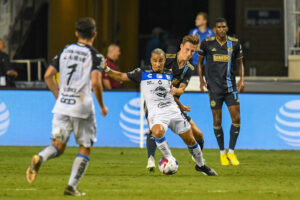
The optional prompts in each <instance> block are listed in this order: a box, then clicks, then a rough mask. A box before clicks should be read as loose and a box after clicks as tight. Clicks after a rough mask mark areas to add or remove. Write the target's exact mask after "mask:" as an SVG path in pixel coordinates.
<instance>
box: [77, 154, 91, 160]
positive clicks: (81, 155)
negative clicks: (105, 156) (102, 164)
mask: <svg viewBox="0 0 300 200" xmlns="http://www.w3.org/2000/svg"><path fill="white" fill-rule="evenodd" d="M76 157H83V158H85V159H87V160H88V161H90V158H89V157H88V156H86V155H83V154H80V153H79V154H77V156H76Z"/></svg>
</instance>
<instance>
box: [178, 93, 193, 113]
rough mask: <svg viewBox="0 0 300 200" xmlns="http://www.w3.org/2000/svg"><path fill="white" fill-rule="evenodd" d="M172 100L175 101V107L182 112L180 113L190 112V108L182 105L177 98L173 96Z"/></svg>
mask: <svg viewBox="0 0 300 200" xmlns="http://www.w3.org/2000/svg"><path fill="white" fill-rule="evenodd" d="M174 100H175V102H176V103H177V105H178V106H179V108H180V110H182V111H188V112H190V111H191V106H189V105H183V104H182V103H181V102H180V101H179V99H178V97H177V96H174Z"/></svg>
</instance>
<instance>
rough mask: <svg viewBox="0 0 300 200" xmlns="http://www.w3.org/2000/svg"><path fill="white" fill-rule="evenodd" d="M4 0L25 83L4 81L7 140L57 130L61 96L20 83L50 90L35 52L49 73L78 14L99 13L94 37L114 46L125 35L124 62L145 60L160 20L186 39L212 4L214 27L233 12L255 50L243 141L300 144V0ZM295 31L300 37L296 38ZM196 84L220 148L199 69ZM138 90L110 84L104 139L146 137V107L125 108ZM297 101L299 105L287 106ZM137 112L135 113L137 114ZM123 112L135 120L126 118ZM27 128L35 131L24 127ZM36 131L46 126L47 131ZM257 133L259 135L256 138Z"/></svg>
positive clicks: (201, 111) (23, 141) (199, 107)
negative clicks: (142, 111)
mask: <svg viewBox="0 0 300 200" xmlns="http://www.w3.org/2000/svg"><path fill="white" fill-rule="evenodd" d="M0 3H1V4H0V5H1V8H0V9H1V23H0V26H1V28H0V30H1V31H0V34H1V35H0V37H2V38H3V39H4V41H5V43H6V47H7V48H6V50H7V51H8V53H9V55H10V57H11V60H12V65H13V66H14V67H15V69H16V70H17V71H18V72H19V74H20V75H19V76H18V78H17V82H16V86H17V88H7V87H1V88H2V89H3V90H0V94H1V95H0V101H1V103H2V104H1V105H3V106H2V110H1V112H0V118H1V121H0V122H1V123H0V133H1V134H0V144H1V145H45V144H47V138H48V137H47V134H48V133H50V130H51V126H50V124H51V123H50V122H51V108H52V105H53V103H54V102H53V99H51V95H50V93H49V92H48V91H47V92H46V91H35V92H33V91H17V90H16V89H24V90H32V89H33V90H47V89H46V88H45V87H46V86H45V84H44V82H43V80H38V79H39V77H38V76H39V72H38V70H37V68H38V66H37V64H36V63H34V62H32V61H34V59H40V60H43V62H42V63H44V64H43V66H42V67H41V70H40V71H41V72H40V76H41V74H43V72H44V71H45V69H46V66H47V64H45V63H48V62H50V61H51V59H52V58H53V57H54V56H55V54H56V53H57V52H59V51H60V49H62V48H63V47H64V46H65V45H66V44H69V43H72V42H74V41H75V36H74V24H75V22H76V20H77V19H78V18H80V17H83V16H90V17H94V18H95V19H96V22H97V31H98V37H97V38H96V40H95V45H94V46H95V47H96V48H97V49H99V50H100V51H101V52H103V53H104V54H105V53H106V49H107V47H108V45H109V44H111V43H117V44H119V45H120V47H121V50H122V54H121V57H120V60H119V66H120V69H121V71H130V70H132V69H134V68H135V67H136V66H139V65H142V64H143V63H144V62H145V60H144V59H145V49H146V43H147V41H149V40H150V39H151V32H152V30H153V29H154V28H155V27H160V28H162V29H163V30H164V31H165V33H167V36H168V37H170V38H172V41H173V42H174V43H175V45H176V46H177V47H178V46H179V44H180V38H182V36H184V35H186V34H187V33H188V32H189V30H190V29H192V28H193V27H194V18H195V16H196V14H197V13H198V12H199V11H203V12H207V13H208V14H209V21H208V22H209V26H210V27H213V25H214V19H215V18H216V17H218V16H224V17H225V18H227V19H228V25H229V35H235V36H237V37H238V38H239V39H240V40H241V42H242V44H243V48H244V51H245V75H246V78H245V82H246V83H245V84H246V88H245V92H246V93H248V94H242V95H241V98H242V101H241V102H242V103H241V105H242V122H243V126H242V132H241V133H242V134H241V138H240V140H239V142H238V148H246V149H247V148H249V149H299V148H300V142H299V141H300V134H299V132H300V125H299V124H300V121H299V118H300V117H299V112H297V111H298V109H299V107H300V106H299V103H300V96H299V95H298V94H299V93H300V89H299V88H300V81H299V80H300V72H299V71H300V68H299V61H298V63H297V59H299V58H298V57H297V56H299V55H297V49H296V50H290V49H292V47H293V44H294V43H295V38H296V36H295V32H293V31H292V30H290V29H289V27H287V24H288V25H289V26H291V25H293V23H294V29H295V30H296V27H297V25H298V24H297V20H298V18H297V17H296V16H297V15H296V14H297V13H296V14H294V13H292V12H291V9H294V10H295V11H297V8H298V7H299V5H300V3H299V2H298V1H282V0H266V1H259V0H252V1H246V0H239V1H237V0H226V1H222V0H210V1H208V0H203V1H196V0H187V1H180V0H174V1H173V0H165V1H158V0H154V1H153V0H151V1H150V0H144V1H138V0H128V1H120V0H86V1H83V0H63V1H61V0H51V1H48V0H41V1H34V0H24V1H17V2H14V3H12V2H11V1H4V0H2V1H0ZM291 19H293V20H291ZM291 37H293V38H294V40H291V39H289V40H286V38H291ZM285 46H287V47H288V48H285ZM286 52H288V54H287V55H286ZM289 54H295V55H289ZM289 56H294V57H296V61H293V59H291V58H290V57H289ZM20 59H22V60H25V64H24V63H23V64H20V63H17V62H18V60H20ZM26 62H30V63H31V72H28V64H26ZM44 65H45V66H44ZM297 65H298V67H297ZM294 66H296V67H294ZM292 70H293V71H292ZM29 75H30V78H31V80H30V81H29V80H28V77H29ZM41 77H42V76H41ZM41 77H40V78H41ZM11 89H13V90H11ZM187 90H188V91H192V92H196V93H187V94H185V95H184V97H183V103H185V104H191V105H192V112H191V115H192V117H193V119H194V121H196V122H198V123H199V126H200V127H201V129H203V131H204V133H205V137H206V138H207V139H206V141H207V142H206V147H208V148H216V147H217V146H216V141H215V139H214V138H213V132H212V128H211V127H210V124H212V122H211V121H212V116H211V114H210V111H209V107H208V106H209V104H208V97H207V94H198V93H197V92H199V80H198V78H197V76H195V77H192V80H191V82H190V84H189V87H188V88H187ZM126 91H127V92H126ZM269 93H271V94H274V95H270V94H269ZM275 94H276V95H275ZM291 94H293V95H291ZM45 95H48V98H45V97H46V96H45ZM120 97H121V98H120ZM129 97H130V98H129ZM137 97H139V88H138V87H137V86H136V85H135V84H133V83H132V84H128V85H125V88H123V89H121V91H119V92H117V91H114V92H111V91H107V92H105V102H107V103H108V104H109V108H110V110H111V112H110V114H109V116H108V117H107V118H104V119H102V118H101V119H98V127H99V133H100V134H99V135H100V136H99V138H100V139H99V142H98V143H97V144H96V145H97V146H98V145H99V146H130V147H134V146H138V142H137V141H138V140H139V132H138V129H139V127H138V126H139V121H138V118H136V117H137V115H139V113H137V112H136V113H135V114H136V116H134V115H133V116H129V117H128V116H126V115H125V114H126V113H125V114H124V112H125V111H126V110H125V111H124V106H126V105H127V104H128V103H129V102H130V100H132V99H134V98H137ZM193 97H195V98H193ZM40 98H42V99H44V100H43V101H38V102H36V104H35V107H34V108H33V107H32V105H33V104H32V102H35V101H36V99H40ZM25 99H26V101H24V100H25ZM116 99H118V101H117V102H116ZM121 99H122V101H121ZM191 99H193V101H191ZM20 100H22V101H21V102H20ZM291 101H293V102H292V104H293V106H292V107H287V105H290V103H291ZM112 102H114V103H112ZM20 103H21V104H22V105H24V107H23V109H19V107H18V105H20ZM4 105H5V106H4ZM137 106H139V105H137ZM96 107H97V106H96ZM133 107H134V106H133ZM137 108H138V107H134V109H137ZM257 108H263V109H257ZM264 108H268V109H264ZM284 109H285V110H284ZM224 111H225V113H226V116H225V120H224V122H223V124H225V130H227V129H228V127H227V126H226V124H230V122H229V123H226V122H228V121H229V119H228V112H227V110H226V109H225V108H224ZM26 112H27V113H26ZM32 112H34V113H35V116H36V117H31V118H28V119H30V121H29V122H28V123H24V122H23V121H24V119H26V117H25V118H22V117H20V116H26V115H27V114H28V115H29V113H32ZM131 114H132V113H131ZM122 117H123V118H122ZM132 118H134V120H135V121H132V120H131V119H132ZM135 118H136V119H135ZM120 120H121V121H122V120H125V121H124V122H123V123H122V122H121V121H120ZM112 121H114V125H113V127H114V129H113V130H112V129H109V128H108V127H109V126H112V125H111V123H112ZM257 121H261V122H263V123H257ZM109 122H110V123H109ZM126 123H127V124H126ZM34 124H43V126H41V127H40V128H39V129H36V130H35V131H30V129H31V127H33V126H38V125H34ZM24 126H27V127H26V128H25V127H24ZM126 128H127V129H126ZM128 128H129V129H128ZM23 130H27V131H26V132H30V134H28V133H26V134H23V132H24V131H23ZM145 130H146V129H145ZM36 135H38V136H39V137H38V138H40V139H39V140H37V137H36ZM112 135H113V136H115V137H117V138H119V140H118V141H117V143H116V141H115V140H109V139H108V138H109V137H111V136H112ZM169 135H170V136H169V137H170V138H172V139H170V140H171V141H172V142H171V141H170V143H171V144H172V143H174V147H184V145H183V144H182V143H178V142H175V141H176V140H177V139H176V136H174V135H172V134H169ZM125 136H126V137H125ZM30 137H32V139H30ZM33 138H35V139H33ZM101 138H102V139H101ZM265 138H269V139H268V141H267V142H263V143H260V141H265V140H264V139H265ZM142 139H143V138H142ZM250 140H252V141H255V142H253V143H249V142H247V141H250ZM173 141H174V142H173ZM71 144H74V143H71Z"/></svg>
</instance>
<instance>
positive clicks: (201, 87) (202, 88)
mask: <svg viewBox="0 0 300 200" xmlns="http://www.w3.org/2000/svg"><path fill="white" fill-rule="evenodd" d="M205 88H207V85H206V82H205V81H204V80H203V81H200V91H201V92H205Z"/></svg>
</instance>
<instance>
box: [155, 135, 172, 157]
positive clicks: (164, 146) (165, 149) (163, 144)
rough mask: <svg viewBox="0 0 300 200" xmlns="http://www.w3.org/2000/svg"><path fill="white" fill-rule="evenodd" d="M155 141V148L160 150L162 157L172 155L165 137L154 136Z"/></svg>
mask: <svg viewBox="0 0 300 200" xmlns="http://www.w3.org/2000/svg"><path fill="white" fill-rule="evenodd" d="M155 142H156V146H157V148H158V149H159V150H160V151H161V153H162V154H163V155H164V157H173V156H172V153H171V149H170V148H169V145H168V143H167V140H166V138H165V137H162V138H161V139H158V138H156V137H155Z"/></svg>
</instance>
